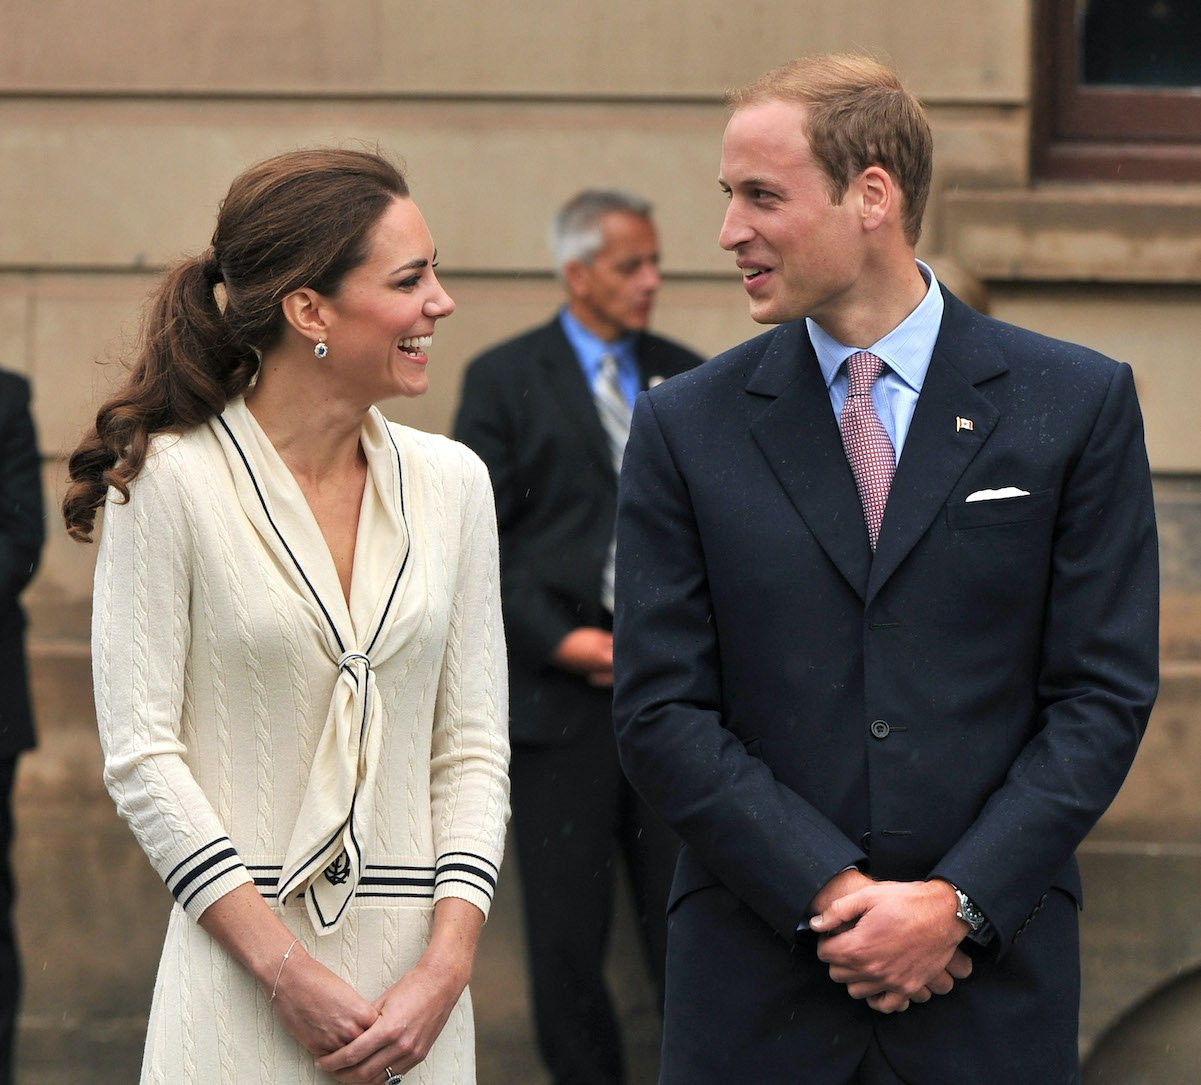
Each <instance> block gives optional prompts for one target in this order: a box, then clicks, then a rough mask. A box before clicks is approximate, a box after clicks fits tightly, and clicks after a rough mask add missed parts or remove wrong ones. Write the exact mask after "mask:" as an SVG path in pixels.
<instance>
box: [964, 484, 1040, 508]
mask: <svg viewBox="0 0 1201 1085" xmlns="http://www.w3.org/2000/svg"><path fill="white" fill-rule="evenodd" d="M1029 496H1030V491H1029V490H1019V489H1018V488H1017V487H1016V486H1005V487H1003V488H1002V489H1000V490H977V491H976V492H975V493H974V494H968V495H967V500H966V501H964V504H965V505H966V504H967V502H968V501H1002V500H1004V499H1005V498H1007V497H1029Z"/></svg>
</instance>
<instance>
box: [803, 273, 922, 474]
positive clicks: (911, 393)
mask: <svg viewBox="0 0 1201 1085" xmlns="http://www.w3.org/2000/svg"><path fill="white" fill-rule="evenodd" d="M917 266H918V270H919V271H921V273H922V278H923V279H925V280H926V296H925V297H924V298H922V300H921V301H920V302H919V303H918V306H917V308H916V309H914V310H913V312H912V313H910V314H909V315H908V316H907V317H906V318H905V319H904V320H902V321H901V323H900V324H898V325H897V326H896V327H895V328H893V330H892V331H890V332H889V333H888V334H887V335H886V336H884V338H882V339H880V340H878V341H877V342H875V343H873V344H872V345H871V346H870V347H867V348H866V349H867V350H868V351H870V352H871V353H872V354H874V355H875V356H876V357H877V358H880V359H882V360H883V362H884V365H885V369H884V372H883V374H882V375H881V376H880V379H879V380H877V381H876V383H875V384H874V385H873V386H872V404H873V405H874V406H875V408H876V414H878V415H879V416H880V421H881V423H883V425H884V429H885V430H886V431H887V432H888V437H889V440H891V441H892V447H893V450H894V451H895V452H896V456H897V459H898V460H899V459H900V458H901V449H902V448H903V447H904V445H905V438H906V436H907V435H908V433H909V423H910V422H912V421H913V412H914V410H915V409H916V408H917V397H918V396H919V395H920V394H921V391H922V384H923V383H924V382H925V379H926V371H927V370H928V369H929V368H930V356H931V355H932V354H933V353H934V343H935V341H936V340H937V339H938V329H939V328H940V327H941V325H942V309H943V304H942V291H940V290H939V289H938V280H937V279H935V278H934V272H933V271H931V270H930V267H929V266H928V265H926V264H924V263H922V261H921V260H918V261H917ZM805 324H806V326H807V327H808V328H809V340H810V342H811V343H812V344H813V349H814V351H815V352H816V353H817V362H818V365H820V366H821V371H822V376H823V377H824V378H825V380H826V388H827V389H829V392H830V405H831V406H832V407H833V408H834V417H835V418H838V416H839V415H840V414H841V413H842V405H843V403H844V401H845V400H846V397H847V384H848V383H849V378H848V376H847V370H846V366H845V365H843V362H845V361H846V360H847V359H848V358H849V357H850V356H851V355H852V354H856V353H858V351H859V350H861V349H863V348H860V347H848V346H847V345H846V344H844V343H840V342H838V340H837V339H834V338H833V337H832V336H830V335H827V334H826V332H825V331H823V330H822V329H821V328H820V327H818V325H817V324H815V323H814V322H813V321H812V320H810V319H809V318H808V317H806V318H805Z"/></svg>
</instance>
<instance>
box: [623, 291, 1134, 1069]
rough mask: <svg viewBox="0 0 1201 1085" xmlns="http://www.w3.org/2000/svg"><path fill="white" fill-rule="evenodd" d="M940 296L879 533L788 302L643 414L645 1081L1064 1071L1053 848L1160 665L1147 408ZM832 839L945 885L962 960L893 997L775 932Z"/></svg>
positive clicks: (1073, 978)
mask: <svg viewBox="0 0 1201 1085" xmlns="http://www.w3.org/2000/svg"><path fill="white" fill-rule="evenodd" d="M944 293H945V292H944ZM945 299H946V307H945V311H944V316H943V322H942V326H941V329H940V334H939V336H938V340H937V344H936V347H935V350H934V354H933V358H932V361H931V364H930V368H929V372H928V374H927V377H926V380H925V385H924V387H923V389H922V392H921V395H920V398H919V400H918V403H917V407H916V412H915V414H914V416H913V421H912V424H911V428H910V430H909V434H908V437H907V440H906V443H905V445H904V449H903V453H902V455H901V457H900V460H899V463H898V465H897V470H896V476H895V479H894V481H893V483H892V489H891V493H890V496H889V499H888V505H887V509H886V511H885V515H884V521H883V526H882V530H881V533H880V539H879V544H878V548H877V550H876V552H875V554H874V556H873V554H872V552H871V551H870V549H869V546H868V540H867V534H866V530H865V528H864V522H863V513H862V509H861V506H860V503H859V499H858V496H857V493H856V489H855V483H854V480H853V477H852V474H851V470H850V467H849V466H848V464H847V458H846V455H845V453H844V450H843V447H842V444H841V442H840V438H839V432H838V427H837V424H836V420H835V418H834V413H833V411H832V410H831V407H830V399H829V395H828V392H827V389H826V386H825V384H824V382H823V379H822V376H821V372H820V369H819V367H818V364H817V360H816V357H815V355H814V352H813V349H812V346H811V344H810V341H809V337H808V334H807V332H806V328H805V325H804V322H803V321H801V322H796V323H791V324H785V325H781V326H780V327H778V328H775V329H773V330H771V331H768V332H767V333H765V334H763V335H761V336H759V337H757V338H755V339H753V340H751V341H750V342H748V343H744V344H742V345H741V346H739V347H736V348H735V349H733V350H731V351H729V352H727V353H726V354H724V355H722V356H720V357H718V358H717V359H715V360H714V361H712V362H711V363H709V364H708V365H706V366H703V367H701V368H700V369H698V370H696V371H695V372H693V373H691V374H688V375H686V376H683V377H680V378H678V379H677V380H675V381H673V382H671V383H670V384H668V385H665V386H664V387H663V388H661V389H657V390H656V391H653V392H651V393H649V395H647V396H643V397H642V398H641V399H640V401H639V403H638V405H637V407H636V409H635V416H634V423H633V430H632V433H631V437H630V442H629V444H628V446H627V452H626V460H625V467H624V469H623V474H622V483H621V502H620V511H619V528H618V578H617V599H618V605H617V611H618V613H617V620H616V680H617V686H616V693H615V714H616V718H617V730H618V740H619V747H620V750H621V754H622V760H623V764H624V766H625V768H626V770H627V772H628V774H629V776H630V778H631V780H632V782H633V783H634V785H635V786H636V787H637V788H638V789H639V790H640V791H641V792H642V794H643V796H644V797H645V798H646V799H647V800H648V802H649V803H650V805H651V806H652V807H653V808H654V809H656V810H657V811H658V812H659V813H660V814H661V815H663V816H664V818H665V820H666V821H667V822H668V824H670V825H671V826H672V827H673V828H674V829H675V830H676V831H677V832H678V833H679V835H680V837H681V838H682V839H683V841H684V845H685V846H684V849H683V852H682V855H681V859H680V862H679V865H678V867H677V872H676V879H675V884H674V885H673V889H672V903H671V906H670V913H669V914H670V926H669V950H668V976H667V1017H666V1037H665V1044H664V1071H663V1078H662V1081H663V1083H664V1085H674V1083H677V1082H691V1081H700V1080H704V1081H708V1082H715V1083H716V1082H749V1081H754V1082H756V1083H757V1085H771V1083H774V1082H784V1081H795V1080H802V1079H803V1080H805V1081H806V1082H810V1083H813V1085H823V1083H826V1082H845V1081H848V1080H851V1079H852V1077H853V1074H854V1067H855V1066H856V1065H857V1063H858V1060H859V1059H860V1058H862V1056H863V1053H864V1051H865V1049H866V1048H867V1046H868V1045H869V1044H871V1043H875V1044H878V1045H879V1048H880V1050H882V1051H883V1052H884V1054H885V1055H886V1057H887V1058H888V1060H889V1061H890V1062H891V1063H892V1065H893V1067H894V1068H895V1069H896V1071H897V1072H898V1073H899V1074H900V1076H901V1078H902V1079H903V1080H905V1081H912V1082H917V1083H920V1085H939V1083H943V1082H946V1083H952V1082H954V1083H957V1085H960V1083H962V1082H964V1081H971V1082H973V1083H974V1085H990V1083H996V1085H1013V1083H1014V1082H1019V1081H1020V1082H1027V1081H1029V1082H1034V1081H1038V1082H1051V1081H1061V1080H1065V1081H1070V1080H1074V1079H1075V1074H1076V1072H1077V1071H1076V1067H1075V1028H1076V1017H1077V1013H1078V1001H1079V997H1078V996H1079V990H1078V984H1079V965H1078V955H1079V954H1078V934H1077V928H1076V908H1077V905H1078V904H1079V903H1080V901H1081V899H1082V897H1081V888H1080V880H1079V874H1078V871H1077V866H1076V862H1075V858H1074V852H1075V849H1076V846H1077V845H1078V844H1079V843H1080V841H1081V839H1082V838H1083V837H1084V835H1085V834H1086V833H1087V832H1088V830H1089V829H1090V827H1091V826H1092V825H1093V823H1094V822H1095V820H1096V819H1097V818H1098V816H1099V815H1100V814H1101V812H1102V811H1103V810H1104V809H1105V808H1106V806H1107V805H1108V804H1109V802H1110V801H1111V799H1112V798H1113V796H1114V794H1115V793H1116V791H1117V789H1118V787H1119V786H1120V784H1121V782H1122V780H1123V778H1124V777H1125V775H1126V772H1127V770H1128V768H1129V766H1130V763H1131V760H1132V759H1133V757H1134V754H1135V750H1136V748H1137V746H1138V743H1139V740H1140V737H1141V735H1142V732H1143V729H1144V727H1145V725H1146V721H1147V717H1148V715H1149V712H1150V709H1151V705H1152V702H1153V700H1154V697H1155V693H1156V688H1157V681H1158V676H1157V614H1158V567H1157V554H1156V536H1155V525H1154V512H1153V505H1152V493H1151V484H1150V474H1149V469H1148V464H1147V459H1146V453H1145V451H1144V446H1143V435H1142V422H1141V417H1140V414H1139V410H1138V405H1137V402H1136V397H1135V392H1134V385H1133V380H1132V375H1131V371H1130V369H1129V367H1128V366H1125V365H1120V364H1118V363H1115V362H1113V361H1111V360H1109V359H1107V358H1104V357H1102V356H1100V355H1098V354H1095V353H1093V352H1091V351H1088V350H1085V349H1083V348H1080V347H1075V346H1071V345H1068V344H1065V343H1061V342H1057V341H1053V340H1050V339H1047V338H1044V337H1042V336H1039V335H1036V334H1033V333H1030V332H1026V331H1023V330H1020V329H1018V328H1014V327H1011V326H1009V325H1006V324H1003V323H1000V322H998V321H994V320H990V319H988V318H985V317H983V316H981V315H979V314H977V313H975V312H973V311H972V310H970V309H969V308H967V307H966V306H964V305H963V304H961V303H960V302H958V301H957V300H956V299H955V298H954V297H952V296H951V295H949V294H946V295H945ZM1007 487H1015V488H1017V489H1020V490H1023V491H1026V492H1027V494H1026V495H1025V496H1018V497H1010V498H1008V499H1000V500H975V501H968V500H966V499H967V498H968V496H969V495H972V494H974V493H977V492H978V491H987V490H1000V489H1004V488H1007ZM853 864H859V865H860V866H861V867H862V868H863V869H865V870H866V871H867V872H868V873H870V874H871V875H872V876H873V877H875V878H877V879H901V880H916V879H925V878H929V877H931V876H937V877H941V878H945V879H946V880H948V881H950V882H952V883H954V884H955V885H958V886H960V887H961V888H962V889H964V890H965V891H966V892H967V893H968V895H969V896H971V897H972V898H973V899H974V900H975V901H976V903H977V904H978V905H979V906H980V907H981V909H982V910H983V911H984V913H985V915H986V916H987V918H988V919H989V921H990V922H991V923H992V925H993V927H994V928H995V931H996V939H995V942H994V944H993V947H992V949H991V950H990V951H986V952H984V953H982V954H979V955H978V957H979V959H978V960H977V962H976V969H975V971H974V973H973V974H972V976H970V977H969V978H967V979H965V980H963V981H961V982H959V983H957V984H956V986H955V989H954V990H953V991H952V992H951V993H950V994H948V995H946V996H945V997H935V998H933V999H932V1000H931V1001H930V1002H928V1003H925V1004H921V1005H918V1004H915V1005H913V1006H911V1007H910V1009H909V1010H908V1011H907V1012H905V1013H902V1014H897V1015H894V1016H891V1017H884V1016H881V1015H878V1014H875V1013H874V1012H873V1011H872V1010H870V1009H869V1008H867V1007H866V1005H865V1004H863V1003H860V1002H855V1001H853V1000H852V999H851V998H850V997H849V996H848V994H847V993H846V990H845V988H843V987H842V986H840V985H837V984H835V983H833V982H832V981H831V980H830V979H829V977H828V976H827V974H826V968H825V966H824V965H823V964H821V962H820V961H818V960H817V958H816V956H815V953H814V942H813V936H812V935H809V934H801V935H796V934H795V931H796V928H797V925H798V922H799V921H800V920H802V919H803V918H804V917H805V915H806V910H807V907H808V905H809V903H810V901H811V900H812V899H813V897H814V895H815V894H816V893H817V892H818V890H819V889H820V888H821V887H822V886H823V884H825V883H826V882H827V881H828V880H829V879H830V878H831V877H833V875H834V874H835V873H837V872H838V871H840V870H843V869H845V868H847V867H849V866H851V865H853ZM743 1006H745V1007H746V1008H747V1009H746V1012H745V1013H743V1012H741V1010H740V1009H739V1007H743ZM719 1015H720V1017H721V1020H720V1028H715V1025H717V1024H718V1022H717V1021H716V1020H715V1018H716V1017H718V1016H719ZM765 1022H766V1024H765ZM752 1027H754V1028H757V1029H759V1030H760V1031H759V1032H758V1033H756V1034H751V1033H750V1031H749V1030H750V1029H751V1028H752ZM765 1029H766V1031H764V1030H765ZM1065 1037H1066V1040H1065ZM698 1052H699V1053H700V1055H701V1056H702V1057H703V1058H704V1059H706V1060H707V1063H706V1064H705V1065H701V1064H699V1063H697V1062H696V1059H697V1056H698ZM802 1068H804V1069H802ZM798 1074H799V1075H800V1076H799V1077H798V1076H797V1075H798Z"/></svg>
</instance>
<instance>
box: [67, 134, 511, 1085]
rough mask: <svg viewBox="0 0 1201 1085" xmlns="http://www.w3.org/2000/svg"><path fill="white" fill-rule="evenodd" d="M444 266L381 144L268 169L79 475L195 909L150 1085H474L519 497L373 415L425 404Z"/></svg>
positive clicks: (135, 793) (121, 688) (150, 801)
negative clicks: (473, 982) (474, 1008)
mask: <svg viewBox="0 0 1201 1085" xmlns="http://www.w3.org/2000/svg"><path fill="white" fill-rule="evenodd" d="M435 266H436V253H435V249H434V244H433V240H432V238H431V236H430V232H429V229H428V228H427V227H426V224H425V221H424V219H423V218H422V216H421V213H420V211H419V210H418V209H417V206H416V205H415V204H414V203H413V202H412V200H411V199H410V198H409V195H408V188H407V186H406V184H405V181H404V178H403V177H402V175H401V174H400V173H399V172H398V171H397V170H396V169H395V167H393V166H392V165H391V164H390V163H388V162H387V161H386V160H385V159H383V158H381V157H379V156H378V155H373V154H366V153H362V152H353V151H337V150H312V151H300V152H295V153H293V154H289V155H283V156H280V157H278V158H274V159H271V160H269V161H267V162H263V163H261V164H259V165H257V166H254V167H252V168H251V169H249V170H247V171H246V172H245V173H244V174H242V176H240V177H239V178H238V179H237V180H235V182H234V184H233V186H232V187H231V189H230V191H229V194H228V195H227V197H226V198H225V200H224V202H223V203H222V205H221V210H220V213H219V216H218V222H217V228H216V230H215V232H214V234H213V240H212V245H211V247H210V248H209V249H208V250H206V252H205V253H203V254H202V255H201V256H200V257H197V258H195V259H191V260H187V261H184V262H183V263H181V264H180V265H179V266H178V267H176V268H175V269H174V270H172V271H171V272H170V273H169V274H168V275H167V276H166V278H165V279H164V281H163V283H162V285H161V286H160V288H159V290H158V292H157V294H156V295H155V296H154V298H153V299H152V302H151V306H150V311H149V313H148V316H147V322H146V328H145V331H144V336H143V342H142V346H141V350H140V353H139V354H138V356H137V358H136V359H135V361H134V364H133V367H132V372H131V374H130V379H129V381H128V383H127V384H126V386H125V387H124V388H123V389H122V390H121V391H120V392H119V393H118V394H117V395H116V396H115V397H114V398H113V399H111V400H110V401H109V402H108V403H106V404H105V405H104V406H103V407H102V408H101V409H100V412H99V414H98V415H97V419H96V426H95V428H94V430H93V431H92V432H91V433H90V434H89V435H88V436H87V438H86V439H85V440H84V442H83V443H82V444H81V445H80V447H79V449H77V450H76V452H75V454H74V455H73V456H72V458H71V463H70V470H71V479H72V484H71V487H70V489H69V490H68V492H67V495H66V498H65V500H64V503H63V511H64V516H65V518H66V522H67V527H68V530H69V531H70V533H71V534H72V535H73V536H74V537H76V538H77V539H81V540H84V541H88V540H89V539H90V536H91V533H92V531H93V526H94V522H95V516H96V511H97V509H98V508H99V507H100V506H101V505H102V504H103V505H104V509H105V513H104V528H103V534H102V538H101V542H100V552H99V554H98V562H97V577H96V596H95V605H94V610H93V614H94V617H93V656H94V670H95V679H96V709H97V719H98V721H99V724H100V735H101V741H102V745H103V747H104V753H105V781H106V783H107V785H108V787H109V790H110V792H111V793H112V795H113V798H114V800H115V801H116V803H117V807H118V810H119V811H120V813H121V814H122V816H124V817H125V818H126V820H127V821H128V822H129V823H130V826H131V828H132V829H133V831H134V833H135V835H136V836H137V837H138V840H139V842H140V843H141V844H142V846H143V848H144V849H145V850H146V852H147V855H148V856H149V858H150V860H151V862H152V863H153V864H154V866H155V868H156V869H157V870H158V872H159V873H160V875H161V876H162V877H163V879H164V881H165V882H166V884H167V886H168V888H169V889H170V890H171V892H172V893H173V894H174V896H175V901H176V902H175V905H174V908H173V911H172V915H171V918H170V921H169V924H168V931H167V941H166V945H165V946H164V948H163V956H162V962H161V965H160V969H159V979H158V983H157V985H156V988H155V996H154V1004H153V1006H152V1009H151V1018H150V1027H149V1034H148V1037H147V1043H146V1054H145V1059H144V1063H143V1074H142V1079H143V1081H159V1080H170V1081H174V1082H181V1083H200V1082H205V1083H207V1082H211V1081H216V1080H218V1079H219V1078H220V1077H221V1076H222V1075H223V1073H227V1072H228V1070H229V1068H230V1066H231V1065H232V1066H236V1067H237V1070H238V1072H239V1073H240V1074H241V1073H244V1074H245V1075H246V1076H247V1077H248V1078H253V1079H254V1080H256V1081H262V1082H285V1081H286V1082H297V1081H304V1082H315V1081H331V1080H336V1081H342V1082H375V1083H376V1085H378V1083H379V1082H380V1081H383V1080H384V1078H385V1077H389V1078H392V1077H395V1078H397V1079H398V1078H399V1076H400V1075H402V1074H403V1075H405V1076H406V1078H407V1080H409V1081H410V1082H427V1083H450V1082H454V1083H455V1085H460V1083H463V1082H470V1081H473V1080H474V1069H473V1066H474V1039H473V1028H472V1018H471V1003H470V997H469V995H468V993H467V989H466V986H467V980H468V977H469V975H470V972H471V964H472V958H473V956H474V952H475V946H476V941H477V939H478V936H479V931H480V928H481V926H482V924H483V922H484V918H485V915H486V913H487V911H488V908H489V905H490V903H491V899H492V891H493V889H494V887H495V884H496V875H497V872H498V868H499V864H500V860H501V853H502V850H503V844H504V833H505V822H506V819H507V816H508V780H507V774H506V769H507V763H508V743H507V738H506V724H507V705H506V696H505V680H504V645H503V634H502V630H501V622H500V617H499V592H498V579H497V573H498V569H497V551H496V527H495V515H494V512H493V505H492V493H491V487H490V484H489V482H488V477H487V474H486V472H485V470H484V468H483V466H482V464H481V463H480V462H479V460H478V459H476V458H475V456H474V455H472V454H471V453H470V452H468V451H467V450H466V449H465V448H463V447H462V446H460V445H456V444H454V443H452V442H450V441H448V440H446V439H445V438H441V437H436V436H432V435H430V434H424V433H419V432H417V431H415V430H412V429H410V428H408V427H405V426H400V425H395V424H393V423H389V422H388V421H387V420H385V419H384V417H383V416H382V415H381V414H380V412H379V411H378V410H377V409H376V408H375V406H374V403H375V402H376V401H377V400H379V399H382V398H384V397H388V396H395V395H406V396H417V395H420V394H422V393H423V392H424V391H425V390H426V388H427V386H428V377H427V367H428V363H429V357H428V354H427V351H428V350H429V349H430V346H431V344H432V342H433V333H434V328H435V325H436V323H437V321H438V320H440V319H441V318H442V317H445V316H448V315H450V313H451V312H453V310H454V302H453V301H452V300H451V299H450V297H449V296H448V295H447V293H446V292H445V291H444V290H443V289H442V287H441V285H440V284H439V283H438V279H437V276H436V274H435V270H434V269H435ZM410 1071H412V1073H411V1074H410Z"/></svg>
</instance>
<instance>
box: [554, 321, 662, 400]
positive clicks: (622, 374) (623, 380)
mask: <svg viewBox="0 0 1201 1085" xmlns="http://www.w3.org/2000/svg"><path fill="white" fill-rule="evenodd" d="M559 324H560V325H561V326H562V328H563V334H564V335H566V336H567V341H568V342H569V343H570V344H571V348H572V350H574V351H575V356H576V361H578V362H579V363H580V369H581V370H582V371H583V373H584V379H585V380H586V381H587V382H588V387H589V388H595V387H596V378H597V377H598V376H599V375H600V368H601V361H602V360H603V359H604V357H605V355H606V354H612V355H614V356H615V357H616V358H617V381H618V383H619V384H620V385H621V394H622V395H623V396H625V398H626V402H627V403H628V404H629V405H630V406H631V407H633V406H634V400H635V399H637V398H638V393H639V392H640V391H642V372H641V370H639V368H638V355H637V354H636V353H635V351H634V344H635V343H636V342H637V339H638V337H637V336H636V335H626V336H623V337H622V338H621V339H617V340H615V341H614V342H612V343H606V342H605V341H604V340H603V339H600V338H598V337H597V336H595V335H593V334H592V332H590V331H589V330H588V329H587V328H585V327H584V325H583V324H581V323H580V322H579V321H578V320H576V318H575V317H574V316H572V315H571V312H570V310H568V309H567V308H566V307H564V308H562V309H560V310H559Z"/></svg>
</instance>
